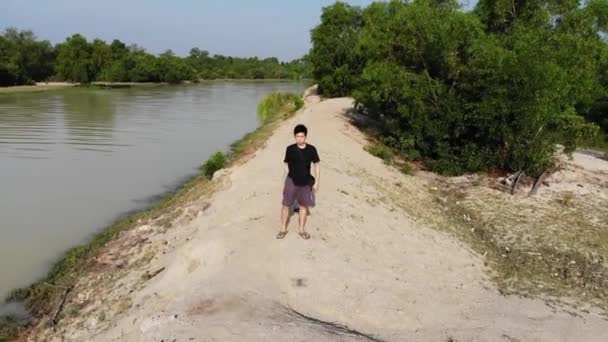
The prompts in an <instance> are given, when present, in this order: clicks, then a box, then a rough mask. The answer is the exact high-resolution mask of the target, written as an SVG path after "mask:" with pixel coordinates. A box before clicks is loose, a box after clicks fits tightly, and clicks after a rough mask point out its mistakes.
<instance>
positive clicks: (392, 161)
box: [364, 141, 415, 175]
mask: <svg viewBox="0 0 608 342" xmlns="http://www.w3.org/2000/svg"><path fill="white" fill-rule="evenodd" d="M364 148H365V150H366V151H367V152H369V153H370V154H371V155H373V156H376V157H378V158H380V159H382V160H383V161H384V163H385V164H387V165H391V166H394V167H396V168H397V169H398V170H399V171H401V172H402V173H404V174H407V175H411V174H413V173H414V171H415V168H414V167H413V166H412V164H410V163H409V162H408V161H407V160H406V159H405V158H404V157H402V156H401V155H400V154H399V153H397V152H396V151H394V150H393V149H392V148H390V147H388V146H386V145H385V144H383V143H382V142H379V141H377V142H374V143H371V144H369V145H367V146H365V147H364Z"/></svg>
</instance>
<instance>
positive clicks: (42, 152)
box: [0, 83, 304, 298]
mask: <svg viewBox="0 0 608 342" xmlns="http://www.w3.org/2000/svg"><path fill="white" fill-rule="evenodd" d="M303 89H304V86H303V85H298V84H290V83H249V84H246V83H245V84H237V83H210V84H201V85H189V86H174V87H169V86H158V87H150V88H132V89H115V90H92V89H84V90H83V89H66V90H60V91H50V92H45V93H29V94H27V93H23V94H0V191H1V196H0V298H1V297H4V296H5V295H6V294H7V293H8V291H9V290H10V289H12V288H15V287H19V286H24V285H27V284H28V283H30V282H32V281H34V280H36V278H38V277H41V276H42V275H44V273H45V272H46V270H47V269H48V268H49V265H50V264H51V263H52V262H53V261H54V260H56V259H57V258H58V257H59V256H60V255H61V253H62V252H63V251H65V250H66V249H68V248H69V247H71V246H73V245H75V244H78V243H82V242H83V241H86V240H87V239H89V238H91V235H92V234H94V233H95V232H96V231H98V230H99V229H100V228H102V227H104V226H107V225H108V224H110V223H111V222H112V221H113V220H114V219H115V218H116V217H117V216H118V215H120V214H121V213H124V212H127V211H131V210H134V209H138V208H141V207H142V206H143V205H146V204H147V203H146V202H145V201H143V200H144V199H149V198H153V197H154V196H155V195H158V194H159V193H163V192H165V191H166V190H167V188H168V187H173V186H175V185H176V183H177V182H179V181H180V180H181V179H183V178H184V177H185V176H187V175H189V174H192V173H194V172H196V169H197V167H198V165H200V163H201V162H202V161H204V160H205V159H207V157H208V156H209V155H210V154H211V153H212V152H214V151H216V150H218V149H225V148H227V147H228V146H229V144H230V143H231V142H233V141H234V140H236V139H238V138H240V137H241V136H243V135H244V134H245V133H246V132H249V131H251V130H253V129H255V127H256V126H257V119H256V114H255V110H256V106H257V103H258V101H259V100H260V99H261V98H262V97H263V96H265V95H266V94H267V93H269V92H271V91H275V90H284V91H294V92H302V91H303ZM279 158H280V157H279Z"/></svg>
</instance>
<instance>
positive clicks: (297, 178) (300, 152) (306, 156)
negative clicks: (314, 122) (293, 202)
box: [283, 144, 320, 186]
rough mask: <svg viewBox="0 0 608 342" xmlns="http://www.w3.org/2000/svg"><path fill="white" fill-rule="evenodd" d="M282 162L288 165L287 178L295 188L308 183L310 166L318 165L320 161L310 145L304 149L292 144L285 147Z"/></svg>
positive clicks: (315, 150)
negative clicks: (312, 164)
mask: <svg viewBox="0 0 608 342" xmlns="http://www.w3.org/2000/svg"><path fill="white" fill-rule="evenodd" d="M283 161H284V162H286V163H287V164H288V165H289V177H290V178H291V179H292V180H293V183H294V184H295V185H297V186H304V185H307V184H309V183H310V180H311V177H312V175H311V174H310V164H311V163H318V162H319V161H320V159H319V154H318V153H317V149H316V148H315V147H314V146H312V145H311V144H306V147H304V148H299V147H298V145H297V144H293V145H289V146H287V149H286V150H285V159H284V160H283Z"/></svg>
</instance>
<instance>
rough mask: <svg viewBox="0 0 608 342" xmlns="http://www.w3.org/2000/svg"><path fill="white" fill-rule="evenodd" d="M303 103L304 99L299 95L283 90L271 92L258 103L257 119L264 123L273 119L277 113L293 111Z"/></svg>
mask: <svg viewBox="0 0 608 342" xmlns="http://www.w3.org/2000/svg"><path fill="white" fill-rule="evenodd" d="M303 105H304V100H302V97H301V96H299V95H296V94H293V93H285V92H276V93H272V94H270V95H268V96H266V97H265V98H264V99H262V101H261V102H260V103H259V104H258V111H257V113H258V119H259V120H260V122H261V123H262V124H265V123H268V122H269V121H272V120H274V119H275V116H276V115H277V113H294V112H296V111H297V110H298V109H300V108H302V106H303Z"/></svg>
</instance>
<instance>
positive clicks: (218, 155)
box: [201, 151, 226, 179]
mask: <svg viewBox="0 0 608 342" xmlns="http://www.w3.org/2000/svg"><path fill="white" fill-rule="evenodd" d="M225 166H226V156H225V155H224V153H222V152H219V151H218V152H215V153H214V154H212V155H211V157H209V159H207V161H206V162H205V163H204V164H203V165H202V166H201V170H202V171H203V175H205V177H207V178H210V179H211V178H213V174H214V173H215V172H217V171H218V170H221V169H223V168H224V167H225Z"/></svg>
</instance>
